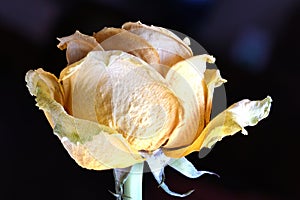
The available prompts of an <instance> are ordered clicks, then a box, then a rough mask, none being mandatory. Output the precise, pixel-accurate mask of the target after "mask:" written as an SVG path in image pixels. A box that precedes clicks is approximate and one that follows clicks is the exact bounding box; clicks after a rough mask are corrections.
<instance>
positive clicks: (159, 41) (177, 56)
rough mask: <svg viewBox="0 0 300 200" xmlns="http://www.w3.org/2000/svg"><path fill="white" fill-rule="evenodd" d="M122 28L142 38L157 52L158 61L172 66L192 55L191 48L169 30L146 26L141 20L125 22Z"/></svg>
mask: <svg viewBox="0 0 300 200" xmlns="http://www.w3.org/2000/svg"><path fill="white" fill-rule="evenodd" d="M122 28H124V29H126V30H128V31H130V32H132V33H134V34H136V35H138V36H140V37H142V38H144V39H145V40H146V41H147V42H148V43H150V44H151V45H152V46H153V47H154V48H155V49H156V50H157V52H158V54H159V57H160V63H161V64H163V65H167V66H172V65H174V64H175V63H177V62H179V61H181V60H184V59H187V58H189V57H191V56H193V52H192V50H191V48H190V47H189V46H188V45H187V44H186V43H185V42H184V41H182V40H181V39H180V38H179V37H178V36H176V35H175V34H174V33H172V32H171V31H169V30H167V29H165V28H161V27H156V26H147V25H144V24H142V23H141V22H136V23H133V22H127V23H125V24H123V26H122Z"/></svg>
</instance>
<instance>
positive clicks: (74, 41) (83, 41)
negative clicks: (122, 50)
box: [57, 31, 103, 65]
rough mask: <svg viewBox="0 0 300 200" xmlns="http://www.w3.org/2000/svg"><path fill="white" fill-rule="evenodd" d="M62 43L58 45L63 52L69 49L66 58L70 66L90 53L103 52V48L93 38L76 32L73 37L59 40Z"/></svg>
mask: <svg viewBox="0 0 300 200" xmlns="http://www.w3.org/2000/svg"><path fill="white" fill-rule="evenodd" d="M58 40H59V41H60V43H59V44H58V45H57V47H58V48H60V49H61V50H63V49H67V52H66V56H67V61H68V64H69V65H70V64H72V63H74V62H77V61H79V60H80V59H82V58H83V57H85V56H86V55H87V54H88V52H90V51H103V48H102V47H101V46H100V44H99V43H98V42H97V41H96V39H95V38H94V37H92V36H88V35H84V34H82V33H80V32H79V31H76V32H75V33H74V34H73V35H70V36H67V37H63V38H58Z"/></svg>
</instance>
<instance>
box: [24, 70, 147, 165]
mask: <svg viewBox="0 0 300 200" xmlns="http://www.w3.org/2000/svg"><path fill="white" fill-rule="evenodd" d="M44 77H51V78H49V79H48V78H47V80H46V81H45V78H44ZM26 82H27V86H28V89H29V91H30V93H31V94H32V95H34V96H36V101H37V105H38V107H39V108H40V109H42V110H43V111H45V112H47V113H48V114H49V116H50V117H51V123H52V124H53V125H54V133H55V134H56V135H57V136H58V137H59V138H60V139H61V142H62V143H63V145H64V147H65V148H66V149H67V151H68V152H69V154H70V156H71V157H72V158H73V159H74V160H75V161H76V162H77V163H78V164H79V165H80V166H82V167H84V168H88V169H95V170H103V169H111V168H124V167H128V166H131V165H133V164H135V163H139V162H142V161H143V158H142V157H141V156H140V155H139V154H138V152H137V151H136V150H133V149H132V148H131V147H130V145H129V144H128V143H127V142H126V140H125V139H124V138H123V137H122V135H121V134H119V133H117V132H116V131H115V130H113V129H111V128H109V127H107V126H103V125H100V124H97V123H94V122H91V121H87V120H81V119H77V118H74V117H72V116H70V115H68V114H67V113H66V112H65V110H64V109H63V107H62V105H61V104H60V103H59V102H57V101H56V100H55V99H54V98H53V94H54V93H55V92H56V90H53V88H59V87H58V85H59V83H58V82H57V80H56V79H55V76H53V75H49V73H47V72H44V71H42V70H36V71H29V72H27V74H26Z"/></svg>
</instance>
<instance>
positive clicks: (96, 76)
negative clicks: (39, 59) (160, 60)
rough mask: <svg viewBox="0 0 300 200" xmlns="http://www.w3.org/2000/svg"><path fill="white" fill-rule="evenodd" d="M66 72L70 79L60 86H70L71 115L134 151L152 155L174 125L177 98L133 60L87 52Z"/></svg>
mask: <svg viewBox="0 0 300 200" xmlns="http://www.w3.org/2000/svg"><path fill="white" fill-rule="evenodd" d="M73 69H74V70H73ZM67 71H71V76H68V73H67V72H66V73H63V74H65V76H64V77H69V78H65V79H64V78H62V80H63V81H67V80H68V79H70V80H69V81H70V82H71V84H70V85H71V86H72V87H71V94H72V98H71V99H72V115H73V116H74V117H77V118H80V119H86V120H90V121H98V122H99V123H100V124H104V125H107V126H110V127H112V128H114V129H116V130H118V131H119V132H120V133H122V134H123V137H124V138H126V140H127V141H128V142H129V144H130V145H132V147H133V148H135V149H137V150H147V151H153V150H156V149H158V148H159V147H160V146H161V145H162V144H163V143H164V142H165V141H166V140H167V139H168V137H169V135H170V134H171V133H172V130H173V129H174V127H175V126H176V124H177V123H178V119H179V115H180V113H181V106H180V103H179V102H178V99H177V97H176V96H175V95H174V93H173V91H172V90H171V89H169V88H168V84H167V83H166V81H165V79H163V78H162V76H161V75H160V74H159V73H158V72H157V71H156V70H155V69H153V68H152V67H151V66H150V65H149V64H147V63H146V62H145V61H143V60H142V59H140V58H138V57H136V56H133V55H131V54H128V53H125V52H122V51H117V50H114V51H93V52H90V53H89V54H88V55H87V56H86V57H85V58H84V59H83V60H82V62H80V63H79V64H78V66H74V67H73V68H70V69H69V70H67ZM72 73H73V74H72Z"/></svg>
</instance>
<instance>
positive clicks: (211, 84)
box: [204, 69, 227, 125]
mask: <svg viewBox="0 0 300 200" xmlns="http://www.w3.org/2000/svg"><path fill="white" fill-rule="evenodd" d="M204 80H205V83H206V85H207V96H206V100H205V102H206V107H205V125H206V124H208V122H209V121H210V114H211V109H212V100H213V94H214V89H215V88H216V87H219V86H221V85H222V84H223V83H226V82H227V81H226V80H225V79H223V78H222V77H221V75H220V71H219V70H216V69H206V70H205V72H204Z"/></svg>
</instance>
